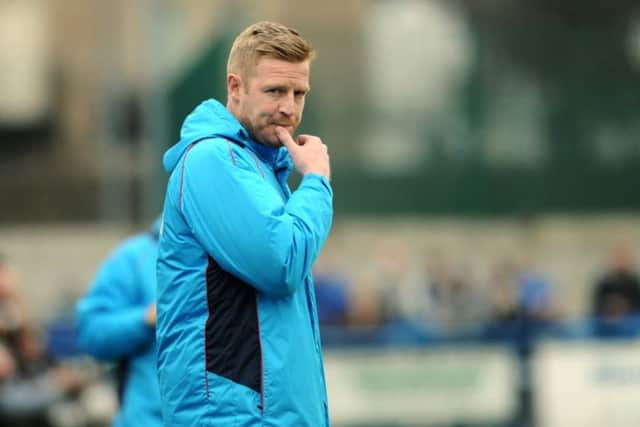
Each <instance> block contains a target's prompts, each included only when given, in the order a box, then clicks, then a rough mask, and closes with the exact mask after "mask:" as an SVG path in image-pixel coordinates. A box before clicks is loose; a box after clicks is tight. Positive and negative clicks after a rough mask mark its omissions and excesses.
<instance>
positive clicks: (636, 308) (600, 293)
mask: <svg viewBox="0 0 640 427" xmlns="http://www.w3.org/2000/svg"><path fill="white" fill-rule="evenodd" d="M633 261H634V260H633V250H632V248H631V247H630V246H629V244H628V243H627V242H624V241H619V242H616V243H615V244H614V245H613V246H612V248H611V252H610V266H609V268H608V270H607V271H606V272H605V274H604V275H603V276H602V277H601V278H600V279H599V280H598V281H597V283H596V285H595V287H594V290H593V296H592V300H593V303H592V304H593V308H592V310H593V319H594V327H595V329H594V333H595V334H596V335H597V336H600V337H612V338H616V337H628V338H630V337H635V336H637V335H638V333H640V327H639V325H640V279H639V278H638V275H637V274H636V272H635V271H634V265H633Z"/></svg>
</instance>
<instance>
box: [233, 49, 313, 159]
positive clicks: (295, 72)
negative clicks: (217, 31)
mask: <svg viewBox="0 0 640 427" xmlns="http://www.w3.org/2000/svg"><path fill="white" fill-rule="evenodd" d="M227 89H228V93H229V104H228V108H229V110H230V111H231V112H232V113H233V114H234V115H235V116H236V118H237V119H238V120H239V121H240V123H242V125H243V126H244V127H245V128H246V129H247V131H248V132H249V134H250V135H251V137H252V138H253V139H254V140H256V141H257V142H260V143H262V144H265V145H269V146H272V147H279V146H280V145H282V144H281V143H280V139H279V138H278V136H277V135H276V127H277V126H282V127H284V128H286V129H287V130H288V131H289V133H290V134H291V135H293V133H294V132H295V130H296V129H297V128H298V126H299V125H300V121H301V120H302V111H303V110H304V101H305V97H306V95H307V93H308V92H309V61H303V62H298V63H293V62H287V61H282V60H279V59H271V58H262V59H260V60H259V61H258V64H257V65H256V66H255V67H254V69H253V70H252V72H250V73H248V75H247V76H244V78H243V77H240V76H239V75H236V74H229V75H228V76H227Z"/></svg>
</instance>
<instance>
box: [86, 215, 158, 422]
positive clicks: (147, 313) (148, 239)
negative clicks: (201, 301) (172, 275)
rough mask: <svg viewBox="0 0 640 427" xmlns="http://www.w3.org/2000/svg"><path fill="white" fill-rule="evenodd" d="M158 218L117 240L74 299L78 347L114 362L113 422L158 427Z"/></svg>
mask: <svg viewBox="0 0 640 427" xmlns="http://www.w3.org/2000/svg"><path fill="white" fill-rule="evenodd" d="M159 228H160V220H159V219H158V220H156V221H155V222H154V224H153V225H152V227H151V229H150V230H149V231H147V232H145V233H141V234H138V235H136V236H133V237H131V238H129V239H127V240H126V241H124V242H123V243H121V244H120V245H119V246H118V247H117V248H116V249H115V250H114V251H113V252H112V253H111V254H110V255H109V256H108V257H107V259H106V260H105V261H104V262H103V263H102V265H101V266H100V268H99V269H98V271H97V273H96V275H95V278H94V280H93V283H92V284H91V286H90V288H89V290H88V292H87V293H86V295H84V296H83V297H82V298H81V299H80V300H79V301H78V303H77V306H76V321H77V328H78V341H79V346H80V348H81V350H83V351H85V352H87V353H89V354H91V355H92V356H94V357H95V358H97V359H98V360H101V361H108V362H114V363H116V364H117V367H118V388H119V389H118V395H119V396H118V397H119V400H120V411H119V413H118V414H117V415H116V416H115V418H114V421H113V426H114V427H129V426H132V427H133V426H135V427H156V426H162V425H163V424H162V412H161V410H160V392H159V388H158V376H157V368H156V345H155V324H156V305H155V295H156V259H157V253H158V235H159Z"/></svg>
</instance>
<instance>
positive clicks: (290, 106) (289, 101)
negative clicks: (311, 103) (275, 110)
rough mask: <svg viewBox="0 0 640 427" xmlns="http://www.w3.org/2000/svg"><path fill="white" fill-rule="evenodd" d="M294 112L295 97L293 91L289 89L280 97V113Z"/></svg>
mask: <svg viewBox="0 0 640 427" xmlns="http://www.w3.org/2000/svg"><path fill="white" fill-rule="evenodd" d="M294 112H295V99H294V94H293V91H291V92H289V93H287V94H286V95H285V96H283V97H282V98H281V99H280V113H281V114H283V115H285V116H292V115H293V113H294Z"/></svg>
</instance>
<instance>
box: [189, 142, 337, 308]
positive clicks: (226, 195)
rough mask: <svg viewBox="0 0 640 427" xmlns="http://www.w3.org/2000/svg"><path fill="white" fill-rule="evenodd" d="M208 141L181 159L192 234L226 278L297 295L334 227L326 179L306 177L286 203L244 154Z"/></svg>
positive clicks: (277, 293) (267, 291) (270, 292)
mask: <svg viewBox="0 0 640 427" xmlns="http://www.w3.org/2000/svg"><path fill="white" fill-rule="evenodd" d="M203 142H204V143H202V142H201V143H199V144H197V145H196V146H195V147H194V148H193V149H192V150H191V151H190V152H189V153H188V154H187V157H186V159H185V160H184V162H185V165H184V172H183V173H184V175H183V187H182V200H181V202H182V206H181V208H182V210H183V214H184V217H185V219H186V221H187V223H188V224H189V226H190V227H191V230H192V232H193V234H194V235H195V236H196V238H197V240H198V241H199V243H200V244H201V245H202V246H203V247H204V248H205V250H206V251H207V252H208V253H209V255H210V256H211V257H212V258H213V259H215V260H216V261H217V262H218V263H219V264H220V265H221V267H222V268H223V269H224V270H225V271H227V272H229V273H231V274H233V275H235V276H236V277H238V278H240V279H242V280H243V281H245V282H247V283H248V284H250V285H251V286H253V287H255V288H257V289H258V290H259V291H261V292H263V293H265V294H268V295H272V296H280V297H283V296H289V295H291V294H293V293H294V292H295V291H296V290H297V289H298V287H299V286H300V284H301V283H302V282H303V281H304V278H305V276H307V275H308V274H309V273H310V272H311V266H312V264H313V262H314V261H315V259H316V258H317V256H318V254H319V252H320V249H321V248H322V245H323V244H324V241H325V240H326V238H327V235H328V233H329V229H330V227H331V221H332V216H333V203H332V196H333V192H332V190H331V186H330V185H329V182H328V180H327V179H326V178H324V177H321V176H319V175H314V174H309V175H306V176H305V177H304V178H303V179H302V182H301V184H300V186H299V187H298V189H297V190H296V191H295V192H294V193H293V194H292V195H291V197H290V198H289V199H288V200H287V201H284V200H283V198H282V196H281V195H280V194H279V193H278V191H277V190H276V189H274V188H273V187H272V186H271V185H270V184H269V183H268V182H267V181H266V180H265V178H264V177H263V176H262V174H261V173H260V172H259V171H258V170H257V169H256V165H255V163H253V162H249V161H247V160H246V157H244V156H243V155H242V154H243V153H241V152H237V153H236V154H235V155H234V157H233V158H231V153H230V152H229V151H228V150H226V151H225V150H221V149H220V147H221V146H224V148H225V149H226V147H227V146H226V145H224V144H216V143H207V141H203ZM238 151H240V150H238Z"/></svg>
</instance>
